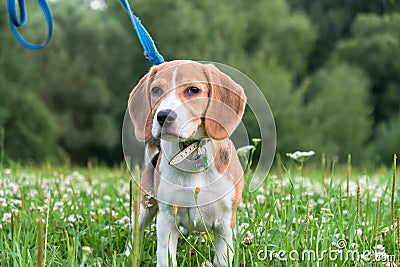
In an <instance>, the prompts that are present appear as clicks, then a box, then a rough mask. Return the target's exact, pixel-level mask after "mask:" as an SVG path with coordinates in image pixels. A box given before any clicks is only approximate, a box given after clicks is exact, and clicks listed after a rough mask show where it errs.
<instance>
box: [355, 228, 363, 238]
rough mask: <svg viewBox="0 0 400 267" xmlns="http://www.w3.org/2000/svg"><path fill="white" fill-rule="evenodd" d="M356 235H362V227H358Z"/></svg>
mask: <svg viewBox="0 0 400 267" xmlns="http://www.w3.org/2000/svg"><path fill="white" fill-rule="evenodd" d="M355 234H356V235H358V236H361V235H362V229H361V228H358V229H357V230H356V232H355Z"/></svg>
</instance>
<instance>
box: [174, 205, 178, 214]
mask: <svg viewBox="0 0 400 267" xmlns="http://www.w3.org/2000/svg"><path fill="white" fill-rule="evenodd" d="M177 213H178V206H176V205H174V215H175V216H176V214H177Z"/></svg>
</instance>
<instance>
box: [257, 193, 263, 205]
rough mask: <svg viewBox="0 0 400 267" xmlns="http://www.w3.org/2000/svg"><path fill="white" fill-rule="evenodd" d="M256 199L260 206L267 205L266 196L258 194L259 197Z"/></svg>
mask: <svg viewBox="0 0 400 267" xmlns="http://www.w3.org/2000/svg"><path fill="white" fill-rule="evenodd" d="M256 199H257V202H258V203H259V204H264V203H265V196H264V195H261V194H258V195H257V196H256Z"/></svg>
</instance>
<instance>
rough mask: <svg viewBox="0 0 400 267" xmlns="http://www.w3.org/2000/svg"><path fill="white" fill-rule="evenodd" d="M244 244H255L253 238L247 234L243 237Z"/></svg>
mask: <svg viewBox="0 0 400 267" xmlns="http://www.w3.org/2000/svg"><path fill="white" fill-rule="evenodd" d="M243 244H244V245H246V246H250V245H252V244H253V240H252V239H251V238H250V237H248V236H247V235H246V236H245V237H244V238H243Z"/></svg>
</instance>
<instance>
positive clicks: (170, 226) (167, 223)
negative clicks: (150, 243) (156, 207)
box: [157, 207, 179, 267]
mask: <svg viewBox="0 0 400 267" xmlns="http://www.w3.org/2000/svg"><path fill="white" fill-rule="evenodd" d="M178 237H179V232H178V230H177V229H176V227H175V221H174V215H173V211H172V207H170V209H169V208H168V207H164V208H163V209H161V207H160V212H159V213H158V216H157V267H168V258H169V255H170V256H171V260H172V264H173V266H174V267H175V266H177V264H176V246H177V244H178Z"/></svg>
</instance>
